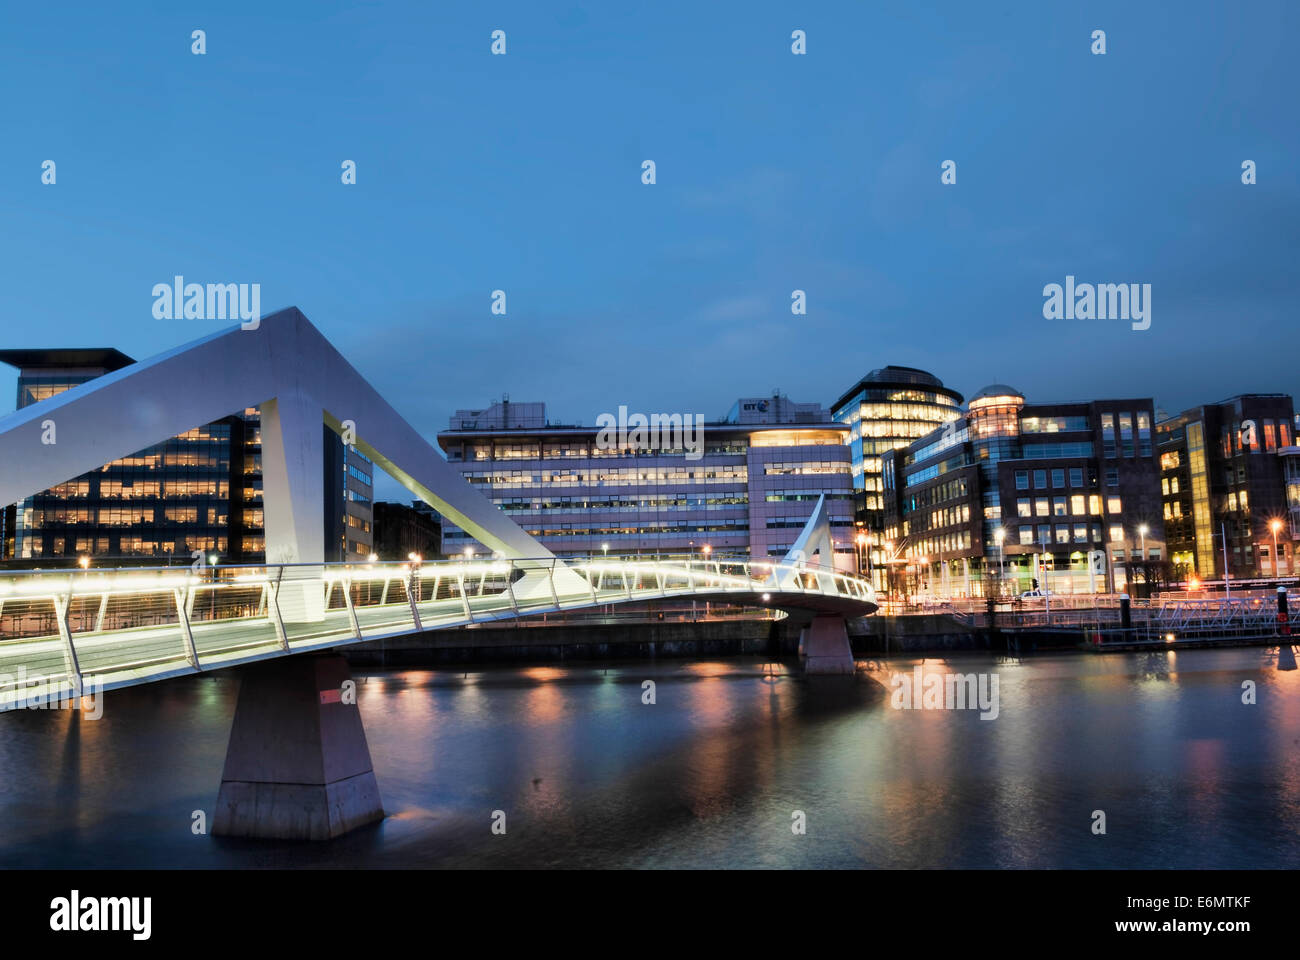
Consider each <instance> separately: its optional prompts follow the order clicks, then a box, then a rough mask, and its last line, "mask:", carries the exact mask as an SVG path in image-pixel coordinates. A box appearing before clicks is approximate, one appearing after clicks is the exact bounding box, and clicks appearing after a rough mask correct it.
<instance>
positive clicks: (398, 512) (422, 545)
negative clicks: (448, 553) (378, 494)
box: [374, 500, 442, 560]
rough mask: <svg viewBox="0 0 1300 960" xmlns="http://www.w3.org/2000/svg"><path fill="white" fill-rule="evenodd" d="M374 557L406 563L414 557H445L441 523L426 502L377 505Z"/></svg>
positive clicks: (429, 558) (426, 558) (427, 558)
mask: <svg viewBox="0 0 1300 960" xmlns="http://www.w3.org/2000/svg"><path fill="white" fill-rule="evenodd" d="M374 516H375V520H374V534H375V536H374V541H375V550H374V552H375V554H376V555H377V556H378V557H379V559H380V560H406V559H408V558H409V557H410V556H411V554H415V555H416V556H418V557H420V558H421V559H423V560H436V559H438V558H439V557H440V556H441V554H442V520H441V518H440V517H439V516H438V514H437V513H436V512H435V511H434V509H433V508H432V507H430V506H429V505H428V504H427V503H424V502H423V501H421V500H415V501H412V503H411V505H410V506H409V507H408V506H406V505H405V504H402V503H385V502H382V501H381V502H379V503H376V504H375V509H374Z"/></svg>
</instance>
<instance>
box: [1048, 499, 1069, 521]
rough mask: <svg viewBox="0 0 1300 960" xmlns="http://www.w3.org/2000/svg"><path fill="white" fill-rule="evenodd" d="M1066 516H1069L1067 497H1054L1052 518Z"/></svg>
mask: <svg viewBox="0 0 1300 960" xmlns="http://www.w3.org/2000/svg"><path fill="white" fill-rule="evenodd" d="M1066 515H1067V511H1066V509H1065V497H1053V498H1052V516H1054V517H1064V516H1066Z"/></svg>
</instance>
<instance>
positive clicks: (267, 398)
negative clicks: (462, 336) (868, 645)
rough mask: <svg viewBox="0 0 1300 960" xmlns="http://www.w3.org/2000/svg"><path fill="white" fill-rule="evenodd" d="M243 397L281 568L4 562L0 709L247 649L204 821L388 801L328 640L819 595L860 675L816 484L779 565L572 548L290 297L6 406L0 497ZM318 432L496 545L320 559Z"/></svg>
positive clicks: (147, 441)
mask: <svg viewBox="0 0 1300 960" xmlns="http://www.w3.org/2000/svg"><path fill="white" fill-rule="evenodd" d="M458 359H462V360H463V358H458ZM487 360H488V362H490V358H487ZM249 406H256V407H257V408H258V411H259V414H260V418H261V420H260V423H261V426H260V435H261V444H262V480H263V483H262V486H263V492H262V504H263V516H264V530H265V543H266V551H265V556H266V557H267V558H269V559H270V560H272V561H273V562H271V563H269V564H267V565H265V566H218V567H207V566H201V565H200V566H199V567H198V568H197V569H195V568H190V567H179V568H175V567H173V568H164V569H141V568H134V569H131V568H120V569H112V570H103V569H97V568H96V565H95V564H94V563H93V562H92V563H91V564H90V565H89V566H87V567H86V568H85V569H73V570H32V571H19V572H10V573H0V710H8V709H13V708H16V707H24V706H29V707H47V706H50V705H51V703H52V702H54V701H60V702H67V703H71V701H72V700H73V699H74V698H75V697H76V696H77V695H78V694H82V693H85V692H87V688H88V687H89V688H90V690H89V692H91V693H97V692H98V691H99V690H106V689H114V688H117V687H125V686H130V685H133V684H140V683H150V682H153V681H158V680H165V679H168V678H170V677H177V676H182V675H185V674H192V673H197V672H200V671H207V670H215V669H222V668H226V667H235V666H240V665H245V666H243V668H242V669H241V671H240V675H241V678H240V688H239V700H238V704H237V706H236V710H235V716H234V719H233V721H232V725H231V734H230V744H229V747H228V748H227V752H226V763H225V768H224V770H223V773H222V780H221V789H220V792H219V793H218V796H217V807H216V813H215V816H214V819H213V832H214V833H220V834H226V835H234V836H248V837H276V838H281V839H324V838H328V837H334V836H338V835H339V834H341V833H344V832H347V831H348V830H351V829H354V828H356V827H358V826H361V825H363V824H366V823H370V822H373V821H375V820H377V819H380V818H382V817H383V815H384V812H383V805H382V802H381V800H380V795H379V787H378V784H377V782H376V780H375V776H374V770H373V765H372V764H371V761H370V751H369V747H368V745H367V743H366V738H365V732H364V729H363V727H362V723H361V715H360V712H359V711H358V710H357V709H355V706H356V704H355V700H354V699H352V700H350V699H347V698H345V697H343V695H342V692H341V691H344V690H347V689H349V688H348V684H349V683H350V682H351V680H350V673H349V669H348V666H347V662H346V660H345V659H344V658H343V657H342V656H341V655H340V654H338V653H337V652H333V653H331V652H329V651H330V650H331V648H334V647H340V646H346V645H348V644H353V643H357V642H361V641H368V640H378V639H382V638H384V637H390V636H399V635H403V634H409V633H413V632H423V631H428V630H439V629H445V628H449V627H460V626H472V625H474V624H478V623H490V622H494V621H502V620H519V619H521V618H527V617H530V616H534V615H539V614H546V613H550V612H557V613H558V612H563V611H573V610H580V609H583V608H595V607H600V606H605V605H615V604H628V603H640V604H645V603H650V604H653V603H655V602H656V601H670V600H680V598H683V597H691V598H696V599H700V600H710V601H712V600H718V601H723V602H729V603H736V604H739V605H741V606H766V607H774V608H779V609H782V610H802V611H806V612H807V613H808V614H811V616H810V617H808V618H807V620H808V623H807V626H806V628H804V630H803V633H802V634H801V642H800V649H801V651H802V654H803V657H804V669H805V671H806V672H808V673H813V674H817V673H830V674H833V673H839V674H851V673H852V672H853V670H854V660H853V654H852V649H851V647H850V645H849V640H848V635H847V633H846V631H845V626H844V618H845V617H846V616H861V615H863V614H867V613H871V612H873V611H874V610H875V609H876V603H875V596H874V595H873V593H872V591H871V587H870V586H869V585H868V584H867V583H865V582H864V581H862V580H860V579H858V578H856V577H853V576H850V575H847V574H845V573H843V572H839V571H836V570H835V569H834V543H833V541H832V539H831V528H830V517H829V513H828V511H827V509H826V504H825V501H824V499H823V498H821V497H819V498H818V500H817V503H816V505H815V506H814V507H813V510H812V512H811V515H810V516H809V518H808V522H807V523H806V524H805V526H804V528H803V530H802V532H801V533H800V534H799V537H798V538H797V539H796V540H795V543H794V544H793V545H792V547H791V549H790V551H789V553H788V554H787V555H786V556H785V557H784V558H781V559H776V560H773V561H770V562H766V561H748V560H734V561H729V560H725V559H714V560H710V561H697V560H680V561H673V560H640V559H638V560H617V559H616V560H610V559H606V558H605V557H603V556H602V557H601V558H600V559H599V560H597V559H595V558H589V559H578V560H574V559H563V560H562V559H560V558H559V557H557V556H555V554H553V553H552V552H551V551H550V550H548V549H547V547H546V546H545V545H544V544H542V543H541V542H540V541H538V540H537V539H536V538H535V537H533V536H531V535H530V534H529V533H528V532H527V531H525V530H524V529H523V528H522V527H520V526H518V525H517V524H515V523H514V522H513V521H512V520H511V519H510V518H509V517H508V516H506V514H505V513H503V512H502V511H501V510H500V509H499V508H498V507H497V506H496V505H495V504H493V503H492V502H491V501H490V500H488V499H487V498H486V497H484V496H483V495H482V494H481V493H480V492H479V491H478V490H475V489H474V488H473V487H472V486H471V485H470V484H469V483H468V482H467V481H466V480H465V479H464V478H463V477H462V476H461V475H460V473H459V471H458V470H457V469H456V467H455V466H453V465H452V464H450V463H448V462H447V461H446V460H445V459H444V458H443V456H442V454H441V453H440V452H439V451H438V450H436V449H435V448H434V447H433V446H432V445H430V444H429V443H428V441H427V440H425V439H424V437H423V436H421V434H420V433H419V432H418V431H417V430H416V429H415V428H414V427H412V426H411V425H410V424H409V423H407V422H406V421H405V420H404V419H402V417H401V415H400V414H398V412H397V411H396V410H394V409H393V408H392V407H391V406H390V405H389V404H388V403H387V401H385V400H384V399H383V398H382V397H381V396H380V395H379V393H378V392H377V391H376V390H375V389H374V387H372V386H371V385H370V384H369V383H368V382H367V381H366V380H365V379H364V378H363V377H362V376H361V374H360V373H359V372H358V371H357V370H356V368H354V367H353V366H352V365H351V364H350V363H348V361H347V360H346V359H345V358H344V357H343V356H342V355H341V354H340V353H339V352H338V351H337V350H336V349H335V348H334V346H333V345H332V344H330V343H329V342H328V341H327V340H326V339H325V338H324V337H323V336H322V335H321V333H320V331H319V330H317V329H316V328H315V327H314V326H313V325H312V324H311V323H310V322H309V321H308V320H307V318H306V317H305V316H303V314H302V312H301V311H299V310H298V309H296V308H294V307H290V308H288V309H285V310H281V311H278V312H276V313H274V314H271V315H270V316H266V317H262V318H261V319H260V320H259V321H258V322H256V323H253V324H248V325H241V326H238V327H233V328H230V329H227V330H222V331H219V332H217V333H214V334H212V335H210V336H207V337H203V338H202V339H199V340H195V341H194V342H193V343H189V344H186V345H184V346H181V347H177V348H175V349H173V350H169V351H166V352H164V353H160V354H158V355H157V356H155V357H152V358H150V359H148V360H143V361H140V362H139V363H134V364H131V365H130V366H127V367H123V368H122V369H120V370H116V371H114V372H112V373H108V374H105V375H103V376H100V377H96V378H95V379H93V380H90V381H88V382H86V383H83V384H80V385H78V386H75V387H73V388H71V389H70V390H67V391H65V392H63V393H60V394H57V395H55V396H52V397H49V398H47V399H45V400H42V401H40V402H39V403H33V404H31V405H30V406H27V407H24V408H22V409H21V410H18V411H16V412H14V413H11V414H9V415H8V416H5V417H0V505H6V504H13V503H19V502H21V501H23V500H24V499H26V498H27V497H32V496H35V495H37V494H39V493H41V492H42V491H44V490H48V489H50V488H52V487H55V486H57V485H58V484H61V483H65V482H67V481H68V480H71V479H72V478H74V477H78V476H81V475H83V474H86V473H88V472H90V471H93V470H98V469H100V468H101V467H102V466H103V465H104V464H106V463H111V462H113V461H115V460H118V459H120V458H122V457H127V456H130V455H131V454H133V453H134V452H136V451H138V450H143V449H145V448H147V447H149V446H152V445H153V444H156V443H161V442H163V441H165V440H166V439H167V438H169V437H173V436H176V435H178V434H181V433H184V432H185V431H187V430H190V429H193V428H194V427H195V426H198V425H200V424H204V423H210V422H212V421H214V420H218V419H220V418H222V417H224V416H227V415H229V414H230V413H231V412H233V411H237V410H243V409H245V408H247V407H249ZM322 425H324V426H325V427H328V428H329V429H330V430H332V431H334V432H335V433H337V434H339V435H340V437H341V438H342V439H343V442H345V443H348V444H351V445H353V446H355V447H356V448H357V449H358V450H360V451H361V452H362V453H364V454H365V455H366V456H367V457H369V458H370V460H371V461H373V462H374V463H375V464H376V466H377V467H379V468H380V469H382V470H384V471H386V472H387V473H388V474H389V475H390V476H391V477H393V478H394V479H395V480H396V481H397V482H398V483H400V484H401V485H402V486H404V487H405V488H406V489H407V490H409V491H410V492H411V493H412V494H413V495H414V496H416V497H419V498H420V499H421V500H423V501H424V502H425V503H427V504H429V505H431V506H432V507H433V508H434V509H435V510H436V511H437V512H438V513H439V514H440V515H441V516H443V517H444V518H446V519H447V520H448V521H450V522H452V523H454V524H456V525H457V526H458V527H460V528H461V529H462V530H465V531H466V532H467V533H469V534H470V536H472V537H473V538H474V539H475V540H476V541H478V542H479V543H480V544H482V545H483V546H484V547H485V549H486V550H487V551H489V552H490V553H491V558H490V559H484V560H480V561H473V560H472V559H468V558H467V559H465V560H461V561H450V562H438V563H422V562H418V560H413V561H412V562H410V563H407V564H401V563H397V564H392V563H386V564H380V563H375V564H365V563H363V564H334V563H326V562H324V561H325V560H326V557H327V551H326V544H325V531H324V523H323V517H324V505H325V489H324V484H325V480H324V478H325V469H324V464H325V459H324V454H325V430H324V429H323V428H322ZM201 556H202V554H201V553H200V557H201ZM814 557H815V558H816V561H815V562H814V559H813V558H814ZM200 563H201V561H200ZM300 654H314V655H313V656H300Z"/></svg>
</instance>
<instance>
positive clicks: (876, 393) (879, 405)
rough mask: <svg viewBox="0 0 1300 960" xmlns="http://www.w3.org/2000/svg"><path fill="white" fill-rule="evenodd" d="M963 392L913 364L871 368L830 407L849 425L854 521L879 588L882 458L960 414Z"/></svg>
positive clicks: (881, 585)
mask: <svg viewBox="0 0 1300 960" xmlns="http://www.w3.org/2000/svg"><path fill="white" fill-rule="evenodd" d="M961 403H962V395H961V394H960V393H958V392H957V391H955V390H950V389H949V388H947V387H945V386H944V385H943V381H941V380H940V379H939V378H938V377H936V376H934V375H933V374H930V373H926V372H925V371H924V370H917V369H915V368H913V367H898V366H887V367H883V368H881V369H879V370H872V371H871V372H870V373H868V374H867V375H866V376H865V377H863V378H862V379H861V380H859V381H858V382H857V383H856V384H854V385H853V386H852V387H851V388H850V389H849V390H847V391H846V392H845V393H844V394H843V395H842V396H841V397H840V398H839V399H838V400H836V401H835V402H834V403H833V404H832V405H831V413H832V415H833V416H834V418H835V419H836V420H837V421H839V422H840V423H843V424H846V425H847V426H848V427H849V436H848V443H849V455H850V465H851V468H852V472H853V485H854V488H855V489H856V490H857V491H858V503H857V508H858V509H857V520H858V521H859V523H860V527H861V529H862V531H863V533H864V534H865V535H866V538H867V543H866V552H867V562H868V563H869V564H870V566H871V569H872V570H873V571H875V572H876V583H875V586H876V587H877V589H882V588H883V587H884V582H883V580H881V579H880V577H881V571H882V570H883V565H882V562H883V559H884V556H883V553H882V550H883V539H884V537H883V531H884V521H885V502H884V497H885V489H884V479H883V470H884V467H883V465H884V461H885V459H886V458H887V457H888V456H889V454H891V453H892V452H893V451H894V450H899V449H903V448H905V447H907V446H908V445H909V444H911V443H912V442H913V441H915V440H916V439H918V438H919V437H923V436H925V435H926V434H928V433H930V431H932V430H933V429H934V428H935V427H937V426H941V425H943V424H945V423H951V422H952V421H953V420H956V419H957V418H958V417H959V416H961Z"/></svg>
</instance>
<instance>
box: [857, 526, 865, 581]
mask: <svg viewBox="0 0 1300 960" xmlns="http://www.w3.org/2000/svg"><path fill="white" fill-rule="evenodd" d="M856 540H857V544H858V576H859V577H860V576H862V558H863V557H865V556H867V535H866V534H865V533H859V534H858V535H857V537H856Z"/></svg>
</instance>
